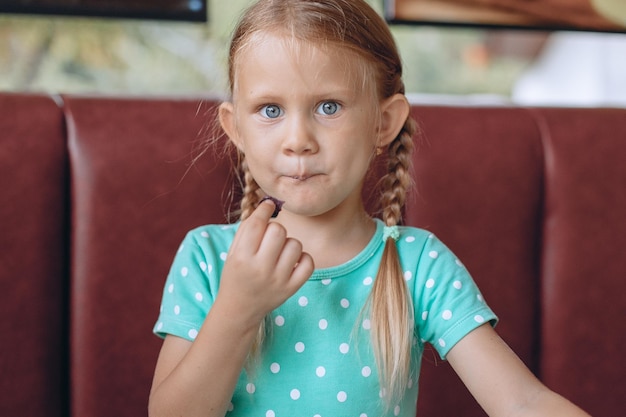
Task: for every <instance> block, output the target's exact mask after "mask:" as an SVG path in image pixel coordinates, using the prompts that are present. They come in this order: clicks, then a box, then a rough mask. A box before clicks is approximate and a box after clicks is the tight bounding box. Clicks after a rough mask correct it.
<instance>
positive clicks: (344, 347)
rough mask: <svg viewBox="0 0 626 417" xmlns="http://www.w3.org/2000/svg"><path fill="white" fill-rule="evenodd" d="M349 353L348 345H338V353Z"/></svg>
mask: <svg viewBox="0 0 626 417" xmlns="http://www.w3.org/2000/svg"><path fill="white" fill-rule="evenodd" d="M349 351H350V345H349V344H347V343H342V344H340V345H339V352H341V353H343V354H344V355H345V354H346V353H348V352H349Z"/></svg>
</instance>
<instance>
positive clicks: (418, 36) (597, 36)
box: [0, 0, 626, 107]
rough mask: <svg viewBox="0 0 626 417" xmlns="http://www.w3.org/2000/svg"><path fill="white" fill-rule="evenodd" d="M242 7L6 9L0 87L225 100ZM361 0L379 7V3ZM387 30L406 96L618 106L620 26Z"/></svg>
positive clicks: (242, 1) (625, 68) (622, 90)
mask: <svg viewBox="0 0 626 417" xmlns="http://www.w3.org/2000/svg"><path fill="white" fill-rule="evenodd" d="M621 1H623V0H621ZM250 3H251V0H228V1H225V0H208V5H207V10H205V11H204V12H206V13H207V15H208V19H207V21H206V22H197V21H196V22H193V21H188V22H182V21H171V20H157V19H151V20H145V19H136V18H135V19H133V18H130V19H129V18H99V17H76V16H73V17H72V16H69V17H68V16H65V17H62V16H59V15H54V14H48V15H28V14H23V13H19V14H18V13H11V12H10V10H11V9H10V8H9V9H8V10H9V12H5V13H0V91H19V92H49V93H58V92H61V93H86V94H109V95H143V96H145V95H158V96H162V95H198V96H206V95H217V96H223V95H224V94H225V92H226V71H225V68H226V49H227V44H228V39H229V36H230V31H231V30H232V28H233V26H234V23H235V22H236V20H237V18H238V16H239V14H240V13H241V11H242V10H243V8H245V7H246V6H247V5H248V4H250ZM369 3H370V4H371V5H372V6H374V8H375V9H376V10H378V11H379V12H380V13H381V14H382V13H383V4H382V0H369ZM0 6H2V2H1V0H0ZM0 10H2V8H0ZM4 10H7V8H6V7H5V8H4ZM391 26H392V31H393V33H394V35H395V37H396V40H397V42H398V45H399V48H400V51H401V54H402V57H403V59H404V63H405V71H406V76H405V82H406V84H407V90H408V91H409V93H410V96H411V97H412V98H413V99H415V100H430V101H432V100H435V101H437V100H444V101H445V100H463V101H468V100H469V101H474V102H476V101H478V102H494V101H496V102H514V103H521V104H534V105H566V106H618V107H626V34H624V33H599V32H585V31H573V32H568V31H557V32H550V31H541V30H517V29H494V28H491V29H488V28H476V27H457V26H433V25H403V24H392V25H391Z"/></svg>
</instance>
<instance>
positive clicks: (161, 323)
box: [157, 321, 163, 331]
mask: <svg viewBox="0 0 626 417" xmlns="http://www.w3.org/2000/svg"><path fill="white" fill-rule="evenodd" d="M162 328H163V322H162V321H160V322H159V324H157V331H159V330H161V329H162Z"/></svg>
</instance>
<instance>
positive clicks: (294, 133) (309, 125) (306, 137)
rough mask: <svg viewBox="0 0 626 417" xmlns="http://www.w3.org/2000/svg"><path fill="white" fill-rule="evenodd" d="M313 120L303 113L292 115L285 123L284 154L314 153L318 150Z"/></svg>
mask: <svg viewBox="0 0 626 417" xmlns="http://www.w3.org/2000/svg"><path fill="white" fill-rule="evenodd" d="M313 123H314V122H313V121H312V120H311V119H310V118H308V117H306V116H304V115H298V116H296V115H294V116H293V117H291V118H290V119H289V121H288V122H287V123H286V124H285V126H286V131H285V132H284V133H285V138H284V140H283V152H285V153H286V154H296V155H301V154H314V153H316V152H317V151H318V150H319V146H318V143H317V140H316V137H315V131H314V127H313Z"/></svg>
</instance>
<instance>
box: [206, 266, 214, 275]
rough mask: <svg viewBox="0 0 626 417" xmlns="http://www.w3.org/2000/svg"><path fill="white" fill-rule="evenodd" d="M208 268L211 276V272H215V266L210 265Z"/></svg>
mask: <svg viewBox="0 0 626 417" xmlns="http://www.w3.org/2000/svg"><path fill="white" fill-rule="evenodd" d="M207 268H208V269H209V274H210V273H211V271H213V265H208V266H207Z"/></svg>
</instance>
